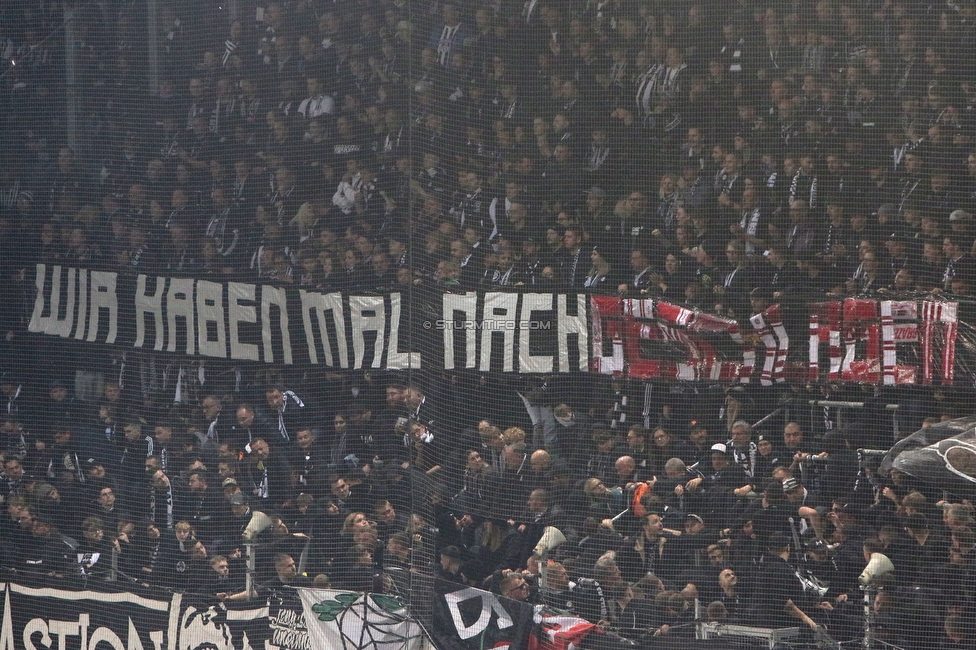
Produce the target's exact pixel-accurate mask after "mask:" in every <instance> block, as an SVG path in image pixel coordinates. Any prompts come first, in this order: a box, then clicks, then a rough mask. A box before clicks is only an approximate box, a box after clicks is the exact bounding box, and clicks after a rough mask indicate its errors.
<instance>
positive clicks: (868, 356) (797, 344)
mask: <svg viewBox="0 0 976 650" xmlns="http://www.w3.org/2000/svg"><path fill="white" fill-rule="evenodd" d="M807 311H808V313H807V314H806V321H807V323H808V324H809V337H807V338H804V337H801V336H797V335H796V334H795V333H794V337H793V338H792V339H791V338H790V336H789V334H788V332H787V327H786V326H785V325H784V324H783V321H784V314H783V313H782V307H781V306H780V305H772V306H771V307H769V308H768V309H766V310H765V311H763V312H762V313H759V314H755V315H753V316H752V317H751V318H750V319H749V320H748V321H744V322H743V323H741V325H740V323H739V322H736V321H734V320H731V319H727V318H722V317H720V316H714V315H711V314H705V313H701V312H697V311H694V310H691V309H688V308H685V307H681V306H678V305H673V304H671V303H667V302H663V301H656V300H635V299H625V298H619V297H614V296H592V297H591V298H590V319H591V328H590V332H591V337H592V338H591V346H592V353H593V354H592V357H591V359H590V370H591V371H593V372H598V373H602V374H614V375H622V376H625V377H628V378H630V379H639V380H646V379H677V380H689V381H694V380H728V381H735V380H738V381H739V382H741V383H749V382H751V381H758V382H759V383H760V384H762V385H764V386H769V385H772V384H774V383H778V382H784V381H787V380H789V381H802V382H807V381H819V380H823V379H826V380H829V381H840V382H851V383H866V384H885V385H894V384H914V383H925V384H931V383H939V384H950V383H952V382H953V379H954V372H953V367H954V364H955V346H956V337H957V332H958V303H955V302H944V301H935V300H931V299H925V300H918V301H915V300H908V301H905V300H867V299H858V298H847V299H843V300H832V301H827V302H822V303H812V304H810V305H808V310H807ZM794 320H796V321H798V322H802V321H801V319H794ZM740 327H741V329H740ZM802 346H806V349H805V350H804V349H801V348H802ZM757 359H758V360H761V361H760V362H759V363H758V366H759V367H758V368H757V367H756V366H757Z"/></svg>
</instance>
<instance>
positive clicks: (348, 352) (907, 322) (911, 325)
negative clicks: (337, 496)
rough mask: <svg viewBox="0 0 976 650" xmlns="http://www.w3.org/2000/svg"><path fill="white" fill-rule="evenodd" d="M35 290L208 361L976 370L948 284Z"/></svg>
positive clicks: (62, 330)
mask: <svg viewBox="0 0 976 650" xmlns="http://www.w3.org/2000/svg"><path fill="white" fill-rule="evenodd" d="M34 289H35V291H34V300H33V306H32V311H31V316H30V320H29V326H28V329H29V331H30V332H32V333H35V334H41V335H46V336H50V337H57V338H59V339H61V340H63V341H70V342H71V343H72V344H77V345H84V344H88V345H100V346H113V347H115V348H120V349H136V350H142V351H147V352H154V353H163V354H172V355H178V356H180V357H183V358H198V359H201V360H202V359H206V358H210V359H225V360H233V361H235V362H238V361H245V362H246V361H250V362H255V363H266V364H281V365H310V366H316V365H318V366H322V367H324V368H330V369H333V368H334V369H368V368H375V369H381V368H382V369H388V370H406V369H428V370H445V371H462V370H465V371H474V372H487V371H491V372H501V373H523V374H554V373H580V372H592V373H600V374H610V375H619V376H623V377H626V378H630V379H636V380H646V379H671V380H675V381H701V380H712V381H715V380H722V381H738V382H741V383H749V382H759V383H761V384H763V385H771V384H774V383H777V382H784V381H800V382H818V381H821V382H826V381H830V382H849V383H869V384H888V385H894V384H951V383H954V382H955V381H956V378H957V375H959V376H964V377H972V376H973V371H974V369H976V366H974V364H973V361H976V336H974V335H973V330H972V327H970V323H968V322H966V321H965V319H963V318H961V317H960V314H961V311H960V310H961V308H960V303H959V302H956V301H953V300H948V299H946V298H945V297H944V296H941V295H924V296H913V297H910V298H905V299H898V300H894V299H891V300H889V299H879V298H874V297H871V298H838V299H836V300H828V301H823V302H816V303H797V302H793V303H789V304H774V305H771V306H769V307H767V308H765V309H763V310H762V311H761V312H759V313H756V314H752V315H751V316H750V317H749V318H741V319H739V320H732V319H729V318H725V317H722V316H717V315H714V314H710V313H706V312H702V311H698V310H696V309H690V308H688V307H684V306H681V305H674V304H671V303H668V302H664V301H660V300H654V299H631V298H622V297H619V296H605V295H590V294H584V293H572V292H566V293H534V292H525V291H479V292H473V291H471V292H455V291H445V290H438V289H437V288H435V287H419V288H414V287H410V288H408V290H406V291H404V292H390V293H383V294H372V295H347V294H341V293H321V292H317V291H310V290H306V289H303V288H301V287H292V286H286V287H283V286H276V285H262V284H255V283H246V282H231V281H216V280H214V279H198V278H184V277H164V276H147V275H132V274H121V273H115V272H110V271H97V270H91V269H83V268H73V267H64V266H59V265H46V264H38V265H37V266H36V269H35V277H34ZM965 306H966V307H967V308H968V306H969V303H966V305H965ZM957 350H958V353H957Z"/></svg>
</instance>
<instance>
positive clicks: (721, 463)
mask: <svg viewBox="0 0 976 650" xmlns="http://www.w3.org/2000/svg"><path fill="white" fill-rule="evenodd" d="M710 452H711V462H712V470H713V471H712V473H711V474H705V475H704V476H703V477H699V478H693V479H691V480H690V481H688V482H687V483H685V489H686V490H688V491H689V492H703V493H704V496H705V498H706V502H707V506H708V508H709V510H710V512H708V513H706V514H705V519H707V520H708V521H709V522H713V523H714V525H716V526H718V527H720V528H722V527H725V523H726V522H725V520H726V519H727V518H728V516H729V514H728V513H729V512H730V510H731V507H732V505H733V504H734V502H735V500H736V499H740V498H742V497H745V496H746V495H747V494H749V493H750V492H752V490H753V484H752V479H750V478H749V475H748V474H746V472H745V470H744V469H742V467H741V466H740V465H737V464H736V463H734V462H732V458H731V456H730V455H729V448H728V447H727V446H726V445H725V444H723V443H721V442H719V443H715V444H714V445H712V447H711V450H710ZM702 469H703V470H704V469H705V468H702Z"/></svg>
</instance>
